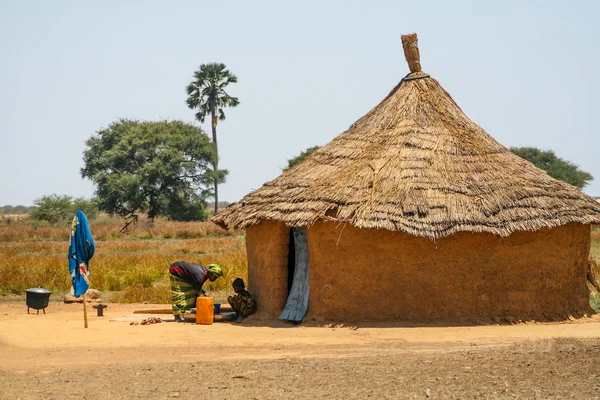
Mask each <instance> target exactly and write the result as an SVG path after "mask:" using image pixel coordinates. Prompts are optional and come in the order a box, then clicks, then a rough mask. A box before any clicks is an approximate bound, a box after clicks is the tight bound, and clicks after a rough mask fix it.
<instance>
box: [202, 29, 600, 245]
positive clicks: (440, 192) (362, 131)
mask: <svg viewBox="0 0 600 400" xmlns="http://www.w3.org/2000/svg"><path fill="white" fill-rule="evenodd" d="M402 43H403V47H404V53H405V56H406V59H407V61H408V63H409V67H410V70H411V73H409V74H408V75H407V76H406V77H405V78H404V79H403V80H402V81H401V82H400V83H399V84H398V85H397V86H396V87H395V88H394V89H393V90H392V92H391V93H390V94H389V95H388V96H387V97H386V98H385V99H384V100H383V101H382V102H381V103H379V104H378V105H377V106H376V107H375V108H373V109H372V110H371V111H369V112H368V113H367V114H366V115H365V116H363V117H362V118H360V119H359V120H358V121H356V122H355V123H354V124H352V126H350V128H349V129H348V130H346V131H345V132H343V133H341V134H340V135H338V136H337V137H336V138H334V139H333V140H332V141H331V142H330V143H328V144H326V145H325V146H323V147H321V148H320V149H319V150H317V151H315V152H314V153H312V154H311V155H310V156H309V157H307V158H306V160H305V161H304V162H302V163H300V164H299V165H297V166H295V167H293V168H291V169H289V170H287V171H286V172H284V173H283V174H281V175H280V176H279V177H277V178H276V179H274V180H272V181H270V182H267V183H265V184H264V185H263V186H262V187H261V188H259V189H258V190H255V191H253V192H251V193H250V194H248V195H246V196H245V197H244V198H243V200H242V201H240V202H238V203H234V204H232V205H230V206H229V207H227V208H226V209H224V210H222V211H221V212H219V213H218V214H217V215H215V216H214V217H213V221H214V222H216V223H217V224H219V225H221V226H225V227H228V228H242V229H243V228H246V227H248V226H250V225H253V224H257V223H259V222H260V221H262V220H276V221H282V222H284V223H286V224H287V225H290V226H307V225H311V224H313V223H314V222H315V221H318V220H328V221H336V222H343V223H348V224H351V225H354V226H356V227H358V228H373V229H387V230H392V231H402V232H406V233H408V234H411V235H415V236H423V237H428V238H430V239H432V240H435V239H436V238H440V237H444V236H447V235H450V234H452V233H455V232H459V231H469V232H490V233H493V234H496V235H500V236H507V235H509V234H511V233H513V232H515V231H523V230H537V229H540V228H544V227H556V226H560V225H564V224H567V223H572V222H577V223H582V224H592V223H600V204H599V203H598V202H596V201H595V200H594V199H592V198H591V197H589V196H587V195H585V194H583V193H582V192H580V191H579V190H578V189H577V188H575V187H574V186H571V185H568V184H567V183H564V182H561V181H559V180H556V179H554V178H552V177H550V176H549V175H547V174H546V173H545V172H544V171H542V170H540V169H538V168H536V167H534V166H533V165H532V164H531V163H529V162H528V161H525V160H523V159H522V158H520V157H518V156H516V155H515V154H513V153H512V152H511V151H510V150H508V149H507V148H506V147H504V146H502V145H501V144H500V143H498V142H497V141H496V140H494V138H492V137H491V136H490V135H489V134H487V132H485V131H484V130H483V129H482V128H481V127H480V126H478V125H477V124H475V123H474V122H473V121H471V120H470V119H469V118H468V117H467V116H466V115H465V114H464V113H463V112H462V110H461V109H460V107H459V106H458V105H457V104H456V103H455V102H454V100H453V99H452V97H451V96H450V95H449V94H448V93H447V92H446V91H445V90H444V89H443V88H442V87H441V86H440V84H439V83H438V82H437V81H436V80H435V79H433V78H431V77H429V76H428V75H426V74H424V73H423V72H422V71H421V66H420V59H419V58H420V57H419V49H418V47H417V36H416V34H411V35H405V36H403V37H402ZM411 78H412V79H411Z"/></svg>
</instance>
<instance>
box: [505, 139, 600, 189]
mask: <svg viewBox="0 0 600 400" xmlns="http://www.w3.org/2000/svg"><path fill="white" fill-rule="evenodd" d="M510 151H512V152H513V153H515V154H516V155H518V156H519V157H521V158H524V159H525V160H527V161H529V162H530V163H532V164H533V165H535V166H536V167H538V168H540V169H543V170H544V171H546V172H547V173H548V175H550V176H551V177H553V178H556V179H560V180H561V181H564V182H567V183H568V184H571V185H573V186H576V187H577V188H579V189H583V188H584V187H585V186H586V185H587V184H588V182H589V181H591V180H592V179H594V177H593V176H592V175H591V174H589V173H588V172H585V171H582V170H580V169H579V167H578V166H577V165H575V164H573V163H572V162H570V161H566V160H563V159H562V158H560V157H558V156H557V155H556V154H555V153H554V152H553V151H552V150H545V151H544V150H540V149H537V148H535V147H511V149H510Z"/></svg>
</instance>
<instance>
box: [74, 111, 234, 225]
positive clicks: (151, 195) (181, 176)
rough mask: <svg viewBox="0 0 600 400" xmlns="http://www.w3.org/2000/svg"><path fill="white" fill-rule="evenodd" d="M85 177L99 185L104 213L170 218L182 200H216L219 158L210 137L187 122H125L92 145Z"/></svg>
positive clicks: (222, 175)
mask: <svg viewBox="0 0 600 400" xmlns="http://www.w3.org/2000/svg"><path fill="white" fill-rule="evenodd" d="M86 145H87V147H86V150H85V151H84V153H83V160H84V163H85V166H84V168H82V169H81V175H82V176H83V177H86V178H89V179H90V180H92V182H94V184H95V185H96V197H97V199H98V200H97V201H98V206H99V208H100V210H102V211H105V212H107V213H109V214H116V215H120V216H122V217H135V216H136V215H137V213H138V212H144V213H146V215H147V216H148V218H149V219H150V220H153V219H154V218H155V217H157V216H160V215H167V212H168V209H169V206H170V205H171V206H172V205H173V204H174V203H176V202H177V201H179V200H178V199H182V198H183V199H192V198H194V197H193V196H198V198H199V199H204V198H206V197H207V196H211V195H212V192H211V190H210V189H209V185H210V184H211V183H212V182H213V181H217V182H222V181H223V180H224V179H225V176H226V175H227V171H225V170H221V171H216V172H215V171H213V170H211V169H210V165H211V164H213V163H214V162H215V159H216V157H217V155H216V153H215V149H214V147H213V146H212V145H211V143H210V140H209V139H208V136H207V135H206V134H205V133H204V132H203V131H202V130H201V129H200V128H198V127H195V126H193V125H190V124H186V123H183V122H181V121H160V122H139V121H133V120H125V119H122V120H119V121H117V122H114V123H112V124H110V125H109V126H108V128H106V129H102V130H100V131H99V132H97V133H96V134H95V135H93V136H92V137H91V138H90V139H88V140H87V142H86Z"/></svg>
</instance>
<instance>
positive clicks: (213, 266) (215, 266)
mask: <svg viewBox="0 0 600 400" xmlns="http://www.w3.org/2000/svg"><path fill="white" fill-rule="evenodd" d="M208 270H209V271H210V272H212V273H213V274H214V275H215V276H216V277H217V278H218V277H219V276H223V270H222V269H221V267H220V266H219V265H218V264H210V265H209V266H208Z"/></svg>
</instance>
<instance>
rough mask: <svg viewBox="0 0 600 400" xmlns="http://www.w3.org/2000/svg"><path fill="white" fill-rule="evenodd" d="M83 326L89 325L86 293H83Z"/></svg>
mask: <svg viewBox="0 0 600 400" xmlns="http://www.w3.org/2000/svg"><path fill="white" fill-rule="evenodd" d="M83 327H84V328H87V327H88V320H87V300H86V299H85V294H84V295H83Z"/></svg>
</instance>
